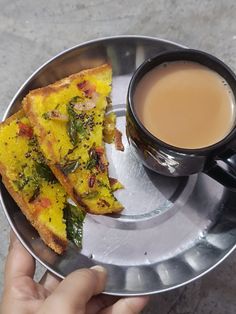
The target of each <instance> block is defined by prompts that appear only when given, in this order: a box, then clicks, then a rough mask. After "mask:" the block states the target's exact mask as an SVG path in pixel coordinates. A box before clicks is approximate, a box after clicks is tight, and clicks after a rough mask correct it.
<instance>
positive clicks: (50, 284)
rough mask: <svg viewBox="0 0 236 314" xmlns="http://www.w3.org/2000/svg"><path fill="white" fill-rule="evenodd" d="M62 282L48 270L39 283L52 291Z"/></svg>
mask: <svg viewBox="0 0 236 314" xmlns="http://www.w3.org/2000/svg"><path fill="white" fill-rule="evenodd" d="M60 282H61V279H60V278H58V277H57V276H56V275H54V274H52V273H50V272H49V271H46V272H45V273H44V275H43V276H42V278H41V279H40V281H39V283H40V284H41V285H42V286H43V287H44V288H45V289H47V290H48V291H49V292H51V293H52V292H53V291H54V290H55V289H56V287H57V286H58V285H59V283H60Z"/></svg>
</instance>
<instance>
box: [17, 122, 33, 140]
mask: <svg viewBox="0 0 236 314" xmlns="http://www.w3.org/2000/svg"><path fill="white" fill-rule="evenodd" d="M18 125H19V135H20V136H26V137H29V138H31V137H32V136H33V129H32V128H31V126H29V125H27V124H25V123H22V122H19V124H18Z"/></svg>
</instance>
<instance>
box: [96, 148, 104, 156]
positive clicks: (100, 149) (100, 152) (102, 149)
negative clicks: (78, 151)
mask: <svg viewBox="0 0 236 314" xmlns="http://www.w3.org/2000/svg"><path fill="white" fill-rule="evenodd" d="M95 151H96V153H97V154H98V155H102V154H104V148H103V147H96V148H95Z"/></svg>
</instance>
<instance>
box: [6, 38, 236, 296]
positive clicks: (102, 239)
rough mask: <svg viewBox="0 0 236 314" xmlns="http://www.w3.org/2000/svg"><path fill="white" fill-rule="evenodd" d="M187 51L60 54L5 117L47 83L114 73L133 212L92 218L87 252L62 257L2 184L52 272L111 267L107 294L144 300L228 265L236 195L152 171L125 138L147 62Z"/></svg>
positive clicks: (115, 159) (119, 167)
mask: <svg viewBox="0 0 236 314" xmlns="http://www.w3.org/2000/svg"><path fill="white" fill-rule="evenodd" d="M176 47H179V46H178V45H177V44H174V43H171V42H167V41H163V40H159V39H154V38H148V37H138V36H123V37H112V38H105V39H99V40H95V41H91V42H87V43H85V44H82V45H79V46H76V47H74V48H72V49H70V50H67V51H65V52H63V53H62V54H60V55H58V56H56V57H55V58H53V59H52V60H50V61H49V62H48V63H46V64H45V65H43V66H42V67H41V68H40V69H39V70H37V71H36V72H35V73H34V74H33V75H32V76H31V77H30V78H29V80H28V81H27V82H26V83H25V84H24V85H23V86H22V87H21V89H20V90H19V91H18V93H17V94H16V96H15V97H14V99H13V100H12V102H11V104H10V106H9V108H8V110H7V111H6V114H5V118H6V117H8V116H10V115H11V114H12V113H14V112H15V111H16V110H17V109H18V108H19V107H20V103H21V100H22V98H23V97H24V96H25V95H26V94H27V93H28V91H29V90H31V89H34V88H37V87H41V86H45V85H47V84H50V83H52V82H54V81H56V80H58V79H61V78H63V77H65V76H67V75H69V74H72V73H75V72H77V71H80V70H81V69H84V68H90V67H94V66H98V65H100V64H103V63H106V62H108V63H110V64H112V68H113V91H112V100H113V109H112V110H113V111H114V112H115V113H116V115H117V124H118V128H119V129H120V130H121V131H122V132H123V142H124V145H125V151H124V152H119V151H116V150H115V149H114V146H113V145H107V154H108V159H109V162H110V166H109V171H110V174H111V176H112V177H115V178H118V179H119V180H120V181H121V182H122V183H123V184H124V186H125V189H123V190H120V191H118V192H117V193H116V195H117V197H118V199H119V200H120V201H121V202H122V203H123V204H124V206H125V209H124V210H123V211H122V213H121V214H120V215H110V216H95V215H87V216H86V219H85V224H84V235H83V248H82V250H79V249H78V248H76V247H75V246H74V245H73V244H70V245H69V247H68V250H67V252H66V253H65V254H64V255H62V256H58V255H57V254H55V253H53V252H52V251H51V250H50V249H49V248H48V247H46V246H45V245H44V243H43V242H42V241H41V239H40V238H39V236H38V234H37V232H35V230H34V229H33V228H32V227H31V226H30V224H29V223H28V222H27V221H26V219H25V217H24V216H23V215H22V213H21V211H20V210H19V208H18V207H17V206H16V204H15V203H14V201H13V200H12V198H11V197H10V196H9V194H8V192H7V191H6V189H5V188H4V186H3V185H2V184H1V201H2V206H3V209H4V211H5V213H6V216H7V218H8V220H9V223H10V224H11V226H12V228H13V229H14V230H15V232H16V233H17V235H18V237H19V239H20V240H21V242H22V243H23V244H24V246H25V247H26V248H27V249H28V250H29V252H30V253H31V254H32V255H33V256H34V257H35V258H36V259H37V260H38V261H40V262H41V263H42V264H43V265H44V266H45V267H47V268H48V269H49V270H50V271H52V272H53V273H55V274H56V275H58V276H59V277H62V278H63V277H64V276H66V275H67V274H69V273H70V272H71V271H73V270H75V269H78V268H83V267H90V266H93V265H96V264H102V265H104V266H105V267H106V268H107V270H108V274H109V276H108V282H107V285H106V290H105V293H107V294H113V295H141V294H151V293H158V292H162V291H166V290H170V289H173V288H176V287H179V286H181V285H183V284H186V283H188V282H190V281H192V280H194V279H196V278H198V277H199V276H201V275H203V274H204V273H206V272H208V271H209V270H210V269H212V268H213V267H215V266H216V265H217V264H218V263H220V262H221V261H222V260H223V259H224V258H225V257H226V256H227V255H229V253H230V252H232V251H233V249H234V248H235V243H236V211H235V210H234V204H235V194H234V193H232V192H228V191H225V190H224V189H223V187H222V186H220V185H219V184H218V183H216V182H215V181H213V180H212V179H210V178H208V177H207V176H205V175H204V174H200V175H193V176H190V177H182V178H169V177H163V176H160V175H157V174H154V173H152V172H150V171H148V170H147V169H145V168H144V167H143V166H141V164H140V163H139V162H138V161H137V160H136V159H135V157H134V156H133V155H132V153H131V151H130V148H129V146H128V144H127V140H126V137H125V102H126V93H127V87H128V83H129V80H130V78H131V75H132V73H133V72H134V70H135V69H136V68H137V67H138V66H139V65H140V63H141V62H143V61H144V59H146V58H149V57H152V56H154V55H155V54H157V53H159V52H161V51H164V50H172V49H175V48H176Z"/></svg>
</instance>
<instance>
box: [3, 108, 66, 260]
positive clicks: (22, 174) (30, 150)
mask: <svg viewBox="0 0 236 314" xmlns="http://www.w3.org/2000/svg"><path fill="white" fill-rule="evenodd" d="M0 173H1V175H2V181H3V183H4V185H5V186H6V188H7V190H8V191H9V193H10V194H11V196H12V197H13V198H14V200H15V201H16V203H17V204H18V206H19V207H20V209H21V211H22V212H23V214H24V215H25V216H26V218H27V219H28V220H29V221H30V222H31V224H32V225H33V226H34V227H35V229H36V230H37V231H38V233H39V235H40V237H41V238H42V240H43V241H44V242H45V243H46V244H47V245H48V246H49V247H50V248H52V249H53V250H54V251H55V252H57V253H59V254H61V253H62V252H63V251H64V250H65V248H66V246H67V237H66V225H65V223H64V220H63V208H64V206H65V201H66V197H67V194H66V192H65V190H64V189H63V187H62V186H61V185H60V183H59V182H58V181H55V177H54V175H53V173H52V172H51V171H50V168H48V167H47V166H46V165H45V161H44V157H43V155H42V153H41V152H40V150H39V147H38V144H37V140H36V138H35V137H34V135H33V129H32V128H31V126H30V123H29V120H28V118H27V117H26V116H25V114H24V111H23V110H21V111H19V112H17V113H16V114H14V115H13V116H11V117H10V118H8V119H7V120H6V121H5V122H3V123H1V124H0Z"/></svg>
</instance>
